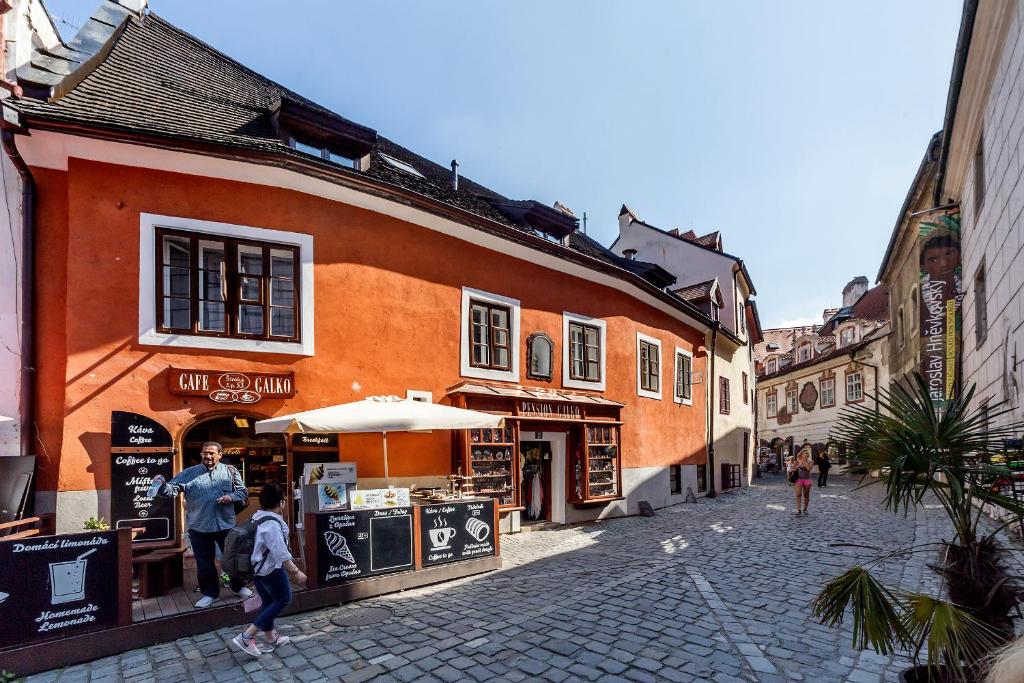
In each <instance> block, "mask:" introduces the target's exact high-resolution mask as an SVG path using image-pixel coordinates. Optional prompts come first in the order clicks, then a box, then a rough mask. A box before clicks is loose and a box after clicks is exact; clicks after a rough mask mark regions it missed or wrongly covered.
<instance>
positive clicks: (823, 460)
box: [818, 451, 832, 487]
mask: <svg viewBox="0 0 1024 683" xmlns="http://www.w3.org/2000/svg"><path fill="white" fill-rule="evenodd" d="M831 468H832V460H831V459H830V458H829V457H828V451H825V452H824V453H822V454H821V457H820V458H818V486H819V487H820V486H828V471H829V469H831Z"/></svg>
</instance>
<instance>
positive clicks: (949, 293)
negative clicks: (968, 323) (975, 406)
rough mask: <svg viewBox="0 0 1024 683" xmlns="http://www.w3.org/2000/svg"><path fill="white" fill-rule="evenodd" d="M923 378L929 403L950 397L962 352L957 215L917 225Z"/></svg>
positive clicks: (939, 401)
mask: <svg viewBox="0 0 1024 683" xmlns="http://www.w3.org/2000/svg"><path fill="white" fill-rule="evenodd" d="M919 239H920V244H921V294H920V296H921V302H920V303H921V305H920V307H919V308H920V315H921V321H920V322H921V376H922V377H924V380H925V382H926V383H927V384H928V389H929V393H930V394H931V397H932V401H933V402H935V403H936V404H938V405H940V406H942V405H945V403H946V402H947V401H948V400H950V399H951V398H953V395H954V392H955V391H956V384H957V368H958V367H959V353H960V326H961V319H960V305H961V301H962V299H963V288H962V287H961V273H960V214H959V213H953V214H949V215H946V216H942V217H940V218H939V219H938V220H936V221H934V222H924V223H921V225H920V228H919Z"/></svg>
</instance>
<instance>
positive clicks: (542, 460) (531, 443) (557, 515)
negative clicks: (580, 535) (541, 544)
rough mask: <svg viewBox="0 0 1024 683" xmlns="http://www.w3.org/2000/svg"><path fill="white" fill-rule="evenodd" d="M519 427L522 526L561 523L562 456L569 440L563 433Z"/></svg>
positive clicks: (563, 501)
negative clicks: (522, 508)
mask: <svg viewBox="0 0 1024 683" xmlns="http://www.w3.org/2000/svg"><path fill="white" fill-rule="evenodd" d="M544 429H545V427H540V428H539V429H534V427H532V426H530V425H528V424H527V425H523V427H522V428H521V429H520V437H519V463H520V477H519V488H520V490H521V491H522V495H523V507H524V508H525V510H523V516H522V522H521V523H522V524H524V525H528V524H534V523H544V522H554V523H555V524H565V500H566V485H565V453H566V448H567V444H568V443H570V441H571V442H573V443H575V442H576V440H577V439H578V438H579V437H578V436H577V437H575V438H572V439H570V432H572V431H574V429H572V428H569V429H567V430H565V431H551V430H552V429H553V428H552V427H551V426H550V425H549V426H547V427H546V429H547V430H548V431H544Z"/></svg>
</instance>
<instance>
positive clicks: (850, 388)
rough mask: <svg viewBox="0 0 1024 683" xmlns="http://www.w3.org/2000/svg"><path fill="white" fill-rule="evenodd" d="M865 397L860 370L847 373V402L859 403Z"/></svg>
mask: <svg viewBox="0 0 1024 683" xmlns="http://www.w3.org/2000/svg"><path fill="white" fill-rule="evenodd" d="M863 399H864V383H863V381H862V380H861V374H860V373H859V372H850V373H847V375H846V402H847V403H857V402H858V401H861V400H863Z"/></svg>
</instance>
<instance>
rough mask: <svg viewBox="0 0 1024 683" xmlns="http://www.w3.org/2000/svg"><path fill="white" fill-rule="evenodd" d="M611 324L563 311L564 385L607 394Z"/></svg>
mask: <svg viewBox="0 0 1024 683" xmlns="http://www.w3.org/2000/svg"><path fill="white" fill-rule="evenodd" d="M607 330H608V323H606V322H605V321H604V320H601V319H600V318H591V317H589V316H585V315H579V314H578V313H569V312H568V311H563V312H562V386H563V387H569V388H571V389H593V390H594V391H604V389H605V371H606V368H607V360H606V359H607V355H608V354H607V343H606V340H607V338H608V334H607Z"/></svg>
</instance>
